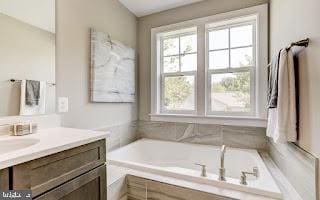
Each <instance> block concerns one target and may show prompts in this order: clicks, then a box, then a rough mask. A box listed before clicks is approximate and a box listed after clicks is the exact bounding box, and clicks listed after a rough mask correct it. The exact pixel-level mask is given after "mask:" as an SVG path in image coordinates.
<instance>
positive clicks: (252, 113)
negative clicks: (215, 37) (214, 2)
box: [205, 20, 257, 116]
mask: <svg viewBox="0 0 320 200" xmlns="http://www.w3.org/2000/svg"><path fill="white" fill-rule="evenodd" d="M256 23H257V22H256V20H249V21H246V22H240V23H234V24H232V23H231V24H225V25H220V26H217V27H212V24H208V25H209V26H210V28H206V31H205V32H206V33H205V34H206V50H205V52H206V53H205V54H206V115H209V116H255V115H256V84H257V83H256V67H257V59H256V57H257V50H256V42H257V41H256V31H257V30H256V27H257V25H256ZM246 25H252V44H251V45H243V46H238V47H231V36H230V29H231V28H237V27H242V26H246ZM223 29H228V48H221V49H212V50H210V48H209V47H210V46H209V44H210V43H209V42H210V41H209V40H210V39H209V34H210V32H213V31H218V30H223ZM246 47H252V56H253V57H252V59H253V65H252V66H245V67H237V68H236V67H232V66H231V50H233V49H239V48H246ZM222 50H228V51H229V56H228V58H229V61H228V62H229V66H228V67H227V68H222V69H211V68H210V63H209V55H210V52H215V51H222ZM237 72H250V112H232V111H230V112H228V111H214V110H212V104H211V102H212V98H211V76H212V75H213V74H222V73H237Z"/></svg>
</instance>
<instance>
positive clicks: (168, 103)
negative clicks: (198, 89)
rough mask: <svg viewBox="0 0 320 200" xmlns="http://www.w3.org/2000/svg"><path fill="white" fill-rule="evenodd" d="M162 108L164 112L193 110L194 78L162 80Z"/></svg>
mask: <svg viewBox="0 0 320 200" xmlns="http://www.w3.org/2000/svg"><path fill="white" fill-rule="evenodd" d="M164 79H165V80H164V106H165V109H166V110H194V108H195V102H194V98H195V95H194V94H195V89H194V88H195V87H194V82H195V80H194V79H195V78H194V76H175V77H165V78H164Z"/></svg>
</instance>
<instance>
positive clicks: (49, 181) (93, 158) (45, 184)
mask: <svg viewBox="0 0 320 200" xmlns="http://www.w3.org/2000/svg"><path fill="white" fill-rule="evenodd" d="M105 147H106V145H105V140H100V141H97V142H94V143H90V144H86V145H83V146H80V147H76V148H74V149H70V150H66V151H63V152H59V153H56V154H53V155H49V156H47V157H43V158H39V159H36V160H33V161H30V162H27V163H23V164H20V165H17V166H14V167H13V180H12V184H13V185H12V186H13V189H31V190H32V195H33V196H34V197H35V196H38V195H40V194H42V193H44V192H46V191H48V190H50V189H52V188H55V187H57V186H58V185H61V184H63V183H65V182H67V181H68V180H71V179H73V178H75V177H77V176H79V175H81V174H84V173H86V172H88V171H90V170H92V169H94V168H96V167H98V166H100V165H103V164H104V163H105V161H106V150H105Z"/></svg>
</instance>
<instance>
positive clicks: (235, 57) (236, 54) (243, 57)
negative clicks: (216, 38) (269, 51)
mask: <svg viewBox="0 0 320 200" xmlns="http://www.w3.org/2000/svg"><path fill="white" fill-rule="evenodd" d="M247 66H253V57H252V47H247V48H239V49H231V67H234V68H237V67H247Z"/></svg>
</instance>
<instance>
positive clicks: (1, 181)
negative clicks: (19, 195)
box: [0, 169, 9, 190]
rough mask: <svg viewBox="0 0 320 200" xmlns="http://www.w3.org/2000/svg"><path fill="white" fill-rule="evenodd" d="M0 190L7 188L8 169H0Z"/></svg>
mask: <svg viewBox="0 0 320 200" xmlns="http://www.w3.org/2000/svg"><path fill="white" fill-rule="evenodd" d="M0 190H9V170H8V169H1V170H0Z"/></svg>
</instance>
